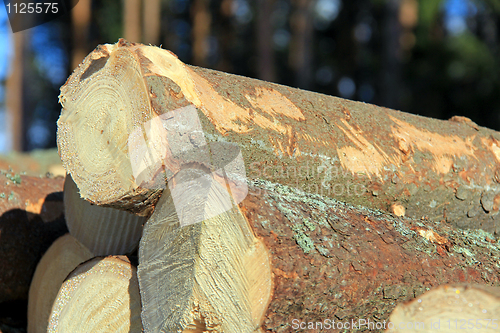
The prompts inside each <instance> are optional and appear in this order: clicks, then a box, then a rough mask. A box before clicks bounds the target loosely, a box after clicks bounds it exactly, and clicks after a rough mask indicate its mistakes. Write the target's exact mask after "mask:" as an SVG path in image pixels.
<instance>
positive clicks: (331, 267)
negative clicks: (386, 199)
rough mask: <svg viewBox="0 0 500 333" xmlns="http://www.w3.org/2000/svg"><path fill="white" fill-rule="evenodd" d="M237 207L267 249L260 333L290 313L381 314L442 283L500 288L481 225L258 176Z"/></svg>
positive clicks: (283, 323)
mask: <svg viewBox="0 0 500 333" xmlns="http://www.w3.org/2000/svg"><path fill="white" fill-rule="evenodd" d="M240 208H241V210H242V211H243V213H244V215H245V216H246V218H247V219H248V220H249V222H250V225H252V226H253V228H254V231H255V233H256V235H257V236H258V237H261V238H262V240H263V241H264V243H265V244H266V245H267V246H268V248H269V249H270V253H271V264H272V267H273V273H274V286H275V289H274V295H273V299H272V301H271V303H270V306H269V308H268V311H267V313H266V319H265V321H264V326H263V328H264V329H267V330H268V331H270V332H294V331H295V330H293V328H292V320H293V319H298V320H300V321H305V322H309V321H312V322H316V321H324V320H325V319H331V320H335V321H337V320H342V321H351V319H353V320H358V319H360V318H361V319H370V320H372V321H383V320H387V319H388V318H389V315H390V313H391V311H392V310H393V309H394V307H395V306H396V305H397V303H400V302H402V301H405V300H408V299H411V298H413V297H415V296H418V295H420V294H422V293H424V292H425V291H426V290H429V288H431V287H434V286H437V285H441V284H444V283H477V284H483V285H491V286H500V264H499V263H498V258H499V257H500V244H499V242H498V241H497V240H495V239H494V237H493V236H492V235H491V234H489V233H487V232H484V231H482V230H474V231H473V230H461V229H457V228H455V227H454V226H453V225H451V223H448V222H433V221H431V220H427V219H423V220H421V219H418V220H417V219H410V218H406V217H395V216H391V215H389V214H387V213H384V212H381V211H378V210H370V209H366V208H363V207H359V206H358V207H354V206H351V205H349V204H344V203H341V202H338V201H335V200H332V199H329V198H325V197H321V196H318V195H313V194H307V193H305V192H300V191H297V190H295V189H293V188H290V187H286V186H282V185H276V184H272V183H269V182H266V181H256V182H254V183H253V186H251V187H250V191H249V195H248V196H247V198H246V199H245V200H244V201H243V202H242V203H241V204H240ZM308 332H319V330H309V331H308Z"/></svg>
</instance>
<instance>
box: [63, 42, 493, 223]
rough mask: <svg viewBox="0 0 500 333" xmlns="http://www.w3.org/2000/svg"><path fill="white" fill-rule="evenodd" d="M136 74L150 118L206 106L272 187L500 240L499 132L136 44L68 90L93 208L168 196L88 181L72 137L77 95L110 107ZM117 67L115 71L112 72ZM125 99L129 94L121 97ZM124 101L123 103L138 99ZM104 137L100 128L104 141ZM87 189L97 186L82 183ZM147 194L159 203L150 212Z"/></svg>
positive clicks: (89, 64) (96, 64) (209, 121)
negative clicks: (121, 83) (121, 85)
mask: <svg viewBox="0 0 500 333" xmlns="http://www.w3.org/2000/svg"><path fill="white" fill-rule="evenodd" d="M113 66H114V67H113ZM113 68H114V69H113ZM132 68H133V69H134V71H133V72H134V74H131V78H134V80H136V79H137V76H139V78H140V80H137V82H144V87H142V88H141V91H140V93H138V95H137V98H136V99H137V100H139V99H141V100H142V99H144V100H145V101H147V102H144V103H142V104H141V107H143V109H141V110H142V111H141V112H142V113H141V115H143V116H144V119H145V120H148V119H150V118H154V117H156V116H159V115H162V114H165V113H167V112H169V111H172V110H175V109H178V108H180V107H183V106H186V105H194V106H196V108H197V109H198V113H199V118H200V121H201V123H202V125H203V132H204V135H205V138H206V140H207V141H212V142H213V141H226V142H232V143H236V144H238V145H239V147H240V149H241V151H242V154H243V159H244V161H245V165H246V171H247V177H248V178H250V179H266V180H269V181H272V182H275V183H281V184H285V185H290V186H295V187H298V188H300V189H302V190H304V191H306V192H310V193H319V194H322V195H324V196H327V197H330V198H335V199H338V200H339V201H343V202H349V203H352V204H359V205H362V206H364V207H371V208H376V209H383V210H387V209H389V207H390V206H391V205H392V204H394V203H397V204H398V205H402V206H403V207H404V208H406V214H407V216H410V217H413V218H420V217H422V215H427V216H428V217H429V218H430V219H432V220H434V221H446V222H450V223H452V224H453V225H455V226H458V227H463V228H482V229H484V230H487V231H490V232H493V233H495V232H496V233H498V232H499V230H498V228H499V221H500V215H499V214H498V212H499V204H500V185H499V182H500V167H499V161H500V141H499V140H500V134H499V133H497V132H495V131H492V130H489V129H486V128H480V127H478V126H477V125H476V124H474V123H473V122H471V121H470V120H468V119H467V118H463V117H454V118H452V119H450V121H441V120H436V119H429V118H424V117H420V116H416V115H410V114H406V113H402V112H398V111H394V110H390V109H385V108H381V107H377V106H374V105H369V104H364V103H359V102H353V101H348V100H344V99H340V98H336V97H332V96H326V95H322V94H318V93H313V92H308V91H303V90H298V89H293V88H289V87H285V86H280V85H276V84H271V83H267V82H263V81H258V80H254V79H249V78H245V77H240V76H235V75H231V74H226V73H221V72H217V71H212V70H207V69H202V68H197V67H192V66H188V65H185V64H183V63H182V62H180V61H179V60H178V59H177V58H176V57H175V56H174V55H173V54H171V53H169V52H167V51H165V50H162V49H159V48H156V47H150V46H144V45H141V44H133V43H128V42H126V41H124V40H120V42H119V43H117V44H115V45H109V44H106V45H103V46H100V47H98V48H97V49H96V50H95V51H94V52H93V53H91V54H90V55H89V56H88V57H87V58H86V59H85V60H84V62H83V64H82V65H81V66H80V67H79V68H78V69H77V70H76V71H75V72H74V73H73V75H72V76H71V77H70V78H69V79H68V81H67V83H66V84H65V85H64V86H63V87H62V88H61V92H62V93H61V103H62V104H63V107H64V109H63V112H62V114H61V118H60V120H59V122H58V124H59V130H60V133H58V143H59V144H60V146H59V148H60V152H61V157H62V159H63V163H64V164H65V166H66V167H67V168H69V170H70V171H72V172H74V173H75V174H77V175H78V177H76V176H75V175H73V177H74V179H75V182H76V183H77V184H78V186H79V188H80V190H81V191H82V192H81V193H82V195H83V197H84V198H86V199H87V200H90V201H92V202H95V203H97V204H107V205H111V206H115V207H117V208H122V209H128V210H131V211H135V212H138V213H141V211H142V212H144V211H145V210H147V209H150V210H151V205H153V204H154V202H155V201H157V199H158V197H159V193H158V191H151V190H145V189H144V188H141V187H140V184H133V182H131V181H130V179H133V178H132V176H130V177H129V176H128V174H127V175H126V176H127V177H123V179H121V180H119V181H118V180H115V179H113V180H109V179H108V178H106V180H105V181H101V183H102V184H101V183H99V178H96V179H90V178H88V179H87V178H86V176H85V175H83V174H82V171H81V170H82V169H81V167H80V166H79V165H82V163H83V162H82V160H79V158H80V157H79V156H78V154H80V152H78V151H73V150H74V149H72V147H75V145H76V146H78V145H79V144H80V143H78V142H76V143H75V142H72V141H71V140H72V138H71V135H73V134H72V133H73V132H72V131H75V129H72V128H71V127H70V125H69V123H65V121H66V120H67V119H70V117H73V118H71V119H72V121H73V122H74V123H78V121H77V118H78V117H77V116H75V114H77V112H79V109H78V107H79V105H80V104H81V103H83V102H82V101H81V99H78V101H74V99H75V96H76V97H78V96H79V95H77V94H81V92H79V90H81V89H83V88H81V87H83V86H84V85H86V84H90V83H88V82H95V84H94V86H95V87H97V89H95V90H94V91H92V94H90V93H89V94H87V95H85V98H87V99H88V100H90V101H91V102H92V103H98V102H99V101H100V100H101V99H103V98H104V96H108V95H107V94H104V93H105V92H106V91H108V90H109V89H108V90H105V91H103V93H101V92H100V90H99V89H100V88H99V87H103V88H102V89H104V87H105V86H106V82H109V77H114V75H116V77H121V75H122V73H123V71H125V70H131V69H132ZM113 70H114V72H112V71H113ZM109 71H111V73H112V74H111V75H109V74H102V73H110V72H109ZM99 73H101V74H99ZM85 80H87V81H85ZM96 80H100V81H96ZM134 82H135V81H134ZM97 83H99V84H97ZM141 84H142V83H141ZM117 94H118V95H119V96H121V95H120V92H119V91H118V90H117ZM122 97H123V98H122V99H118V101H120V100H124V99H126V98H125V97H126V96H122ZM134 97H136V95H134ZM82 98H83V97H82ZM78 103H80V104H78ZM109 105H110V106H109V107H106V108H103V109H102V113H103V114H106V117H115V116H116V114H117V112H118V110H116V109H114V106H115V105H116V103H110V104H109ZM142 105H143V106H142ZM120 107H123V106H120ZM129 111H130V110H128V111H127V112H129ZM103 119H104V118H103ZM106 119H108V118H106ZM109 119H112V118H109ZM96 126H99V124H96ZM102 132H103V131H99V132H98V131H95V140H96V142H98V140H100V139H98V138H100V137H102V136H101V134H102ZM104 132H105V131H104ZM119 134H120V135H122V134H121V133H119ZM127 134H128V133H125V134H124V135H123V136H125V137H126V135H127ZM116 135H117V133H113V135H110V136H109V138H110V139H109V142H108V145H109V146H110V147H111V148H109V149H110V154H113V153H115V152H116V151H117V149H118V150H122V153H120V154H121V155H120V159H121V160H124V161H126V160H127V159H128V158H129V156H127V152H126V147H125V148H123V147H122V146H123V142H122V141H123V138H121V139H120V141H119V142H118V143H117V144H116V145H114V143H113V142H111V141H113V140H114V138H115V137H116ZM88 139H90V140H92V138H89V137H88V136H86V137H85V140H84V141H85V142H88V141H86V140H88ZM101 141H102V140H101ZM104 142H105V141H104ZM103 147H105V144H103ZM116 147H118V148H116ZM89 149H90V148H89ZM103 149H104V148H103ZM82 154H83V156H92V154H91V153H87V155H85V152H83V153H82ZM127 163H128V162H127ZM129 164H130V163H129ZM90 167H91V166H89V168H90ZM75 168H80V169H79V170H76V169H75ZM71 169H73V170H71ZM124 170H125V169H124V168H123V167H120V170H108V169H106V171H105V173H106V175H105V174H104V172H103V175H102V176H103V177H105V176H107V175H111V174H113V173H119V172H121V173H127V172H126V171H124ZM86 179H87V180H86ZM103 179H104V178H103ZM84 182H88V183H89V184H87V185H85V186H82V184H84ZM120 183H121V184H122V185H120V186H118V187H117V186H115V188H110V189H109V190H105V189H104V186H108V185H109V184H120ZM130 184H132V185H133V186H132V185H130ZM127 186H130V191H129V192H126V193H125V194H122V193H120V195H122V197H121V198H118V199H114V201H113V200H110V199H109V198H108V197H107V198H105V200H104V199H102V198H100V196H102V195H108V194H109V193H115V192H116V193H118V192H120V190H121V189H122V188H125V187H127ZM89 188H90V189H91V191H94V192H92V193H90V192H89V190H88V189H89ZM99 189H102V190H99ZM127 190H128V188H127ZM144 198H149V201H146V202H147V204H144V202H145V201H144ZM101 199H102V200H101Z"/></svg>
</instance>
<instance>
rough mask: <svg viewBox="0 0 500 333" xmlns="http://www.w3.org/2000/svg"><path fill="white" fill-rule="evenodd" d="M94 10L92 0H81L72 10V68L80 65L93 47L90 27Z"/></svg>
mask: <svg viewBox="0 0 500 333" xmlns="http://www.w3.org/2000/svg"><path fill="white" fill-rule="evenodd" d="M91 11H92V1H91V0H79V1H78V4H77V5H76V6H75V7H74V8H73V9H72V10H71V19H72V22H73V27H72V28H73V40H72V42H73V44H74V45H73V49H72V52H73V54H72V58H71V70H73V69H75V68H76V67H78V65H79V64H80V63H81V62H82V60H83V58H85V56H86V55H87V53H88V52H89V51H90V50H89V49H91V48H90V47H89V29H90V19H91Z"/></svg>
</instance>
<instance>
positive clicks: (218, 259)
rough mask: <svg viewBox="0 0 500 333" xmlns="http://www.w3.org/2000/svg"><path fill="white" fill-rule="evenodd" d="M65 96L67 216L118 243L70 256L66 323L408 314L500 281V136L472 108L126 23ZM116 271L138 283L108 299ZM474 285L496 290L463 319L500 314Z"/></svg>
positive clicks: (121, 327) (277, 322)
mask: <svg viewBox="0 0 500 333" xmlns="http://www.w3.org/2000/svg"><path fill="white" fill-rule="evenodd" d="M60 102H61V104H62V106H63V110H62V112H61V117H60V119H59V121H58V146H59V153H60V155H61V159H62V163H63V165H64V167H65V168H66V171H67V172H68V175H70V176H71V177H67V178H66V185H65V210H66V214H67V216H66V221H67V222H68V224H69V225H72V224H73V225H74V226H78V228H77V227H70V228H69V229H70V233H71V234H72V237H76V238H78V239H79V241H80V242H82V243H84V244H85V245H82V244H80V245H78V246H77V248H80V249H81V248H85V247H86V246H90V247H92V250H87V251H88V252H89V253H92V252H94V251H102V253H101V252H100V253H99V254H101V255H104V256H108V257H106V258H105V259H103V258H99V259H93V260H91V261H86V262H84V263H82V264H80V265H79V266H78V267H77V268H76V269H75V262H74V261H72V262H71V263H70V264H68V266H67V267H66V268H64V269H60V272H66V271H67V272H68V273H69V272H70V271H72V273H71V274H69V276H67V278H65V279H64V280H65V281H64V282H63V281H61V277H60V276H59V277H58V278H57V279H55V278H54V279H53V280H54V281H55V280H57V281H60V282H57V283H55V284H60V286H59V289H58V288H57V287H51V288H52V289H51V290H55V289H58V290H59V291H58V295H57V296H56V297H55V299H56V301H55V302H53V304H52V310H51V313H50V314H47V312H45V313H44V314H43V318H44V319H43V324H42V326H43V325H47V327H48V329H49V330H51V331H53V332H56V331H61V327H65V329H66V331H67V330H68V329H70V330H71V329H74V327H79V328H80V329H81V331H98V329H97V328H98V327H99V328H100V329H103V328H102V327H108V328H109V327H113V328H112V331H123V332H128V331H130V332H136V331H140V329H141V328H140V326H142V327H143V329H144V330H145V331H146V332H159V331H161V330H163V331H165V332H206V331H213V332H292V331H295V330H297V329H304V327H305V328H306V329H310V331H311V332H314V331H318V332H319V331H321V327H319V326H318V325H324V324H327V323H330V324H331V323H332V322H333V321H335V322H341V323H347V322H352V321H353V320H354V321H358V320H360V319H362V320H371V321H372V322H377V323H378V322H383V321H388V320H394V321H396V320H397V321H404V320H408V317H405V316H406V313H407V312H408V311H412V310H405V309H403V310H396V311H395V312H394V314H393V315H392V316H391V317H390V315H391V312H392V311H393V310H394V308H395V307H396V305H397V304H398V303H399V304H401V303H402V302H404V301H408V300H411V299H413V298H415V297H417V301H413V303H411V304H417V303H418V299H420V301H421V302H422V301H425V300H426V299H427V298H425V297H424V296H425V295H426V294H424V293H425V292H426V291H427V290H430V289H433V288H434V287H438V286H440V285H450V286H453V287H449V288H455V289H453V290H454V292H456V290H459V291H460V292H462V295H466V289H464V287H463V286H457V285H456V284H457V283H462V284H467V285H468V286H469V287H468V288H469V289H470V288H472V290H476V289H477V290H479V289H480V288H483V287H484V286H487V287H490V288H493V289H491V290H494V292H493V293H495V292H496V291H497V290H498V289H495V288H498V287H500V263H499V262H498V258H500V243H499V242H498V239H497V237H498V232H499V231H500V230H498V227H499V224H498V216H499V214H498V212H499V205H500V199H499V198H500V186H499V185H498V184H499V183H500V177H499V176H498V173H500V171H498V169H499V161H500V148H499V147H500V143H499V141H498V140H500V134H499V133H497V132H494V131H491V130H488V129H486V128H481V127H478V126H476V125H475V124H473V123H472V122H470V121H469V120H467V119H464V118H461V117H454V118H452V119H451V120H450V121H439V120H434V119H427V118H423V117H418V116H413V115H409V114H404V113H401V112H397V111H393V110H388V109H384V108H378V107H375V106H372V105H367V104H363V103H356V102H351V101H346V100H342V99H338V98H334V97H330V96H324V95H321V94H315V93H311V92H306V91H301V90H297V89H292V88H288V87H283V86H279V85H275V84H270V83H266V82H262V81H257V80H252V79H248V78H243V77H238V76H234V75H229V74H224V73H220V72H216V71H210V70H206V69H201V68H196V67H191V66H187V65H185V64H183V63H181V62H180V61H179V60H178V59H177V58H176V57H175V56H174V55H173V54H171V53H169V52H168V51H165V50H162V49H160V48H156V47H152V46H145V45H141V44H133V43H128V42H126V41H124V40H120V41H119V42H118V43H117V44H114V45H109V44H106V45H102V46H99V47H98V48H96V50H94V51H93V52H92V53H91V54H89V56H87V58H85V60H84V61H83V63H82V64H81V65H80V66H79V67H78V68H77V69H76V70H75V72H74V73H73V74H72V75H71V76H70V78H69V79H68V81H67V82H66V84H65V85H64V86H63V87H62V88H61V96H60ZM73 181H74V183H73ZM91 204H93V205H91ZM99 206H102V207H99ZM131 214H135V215H136V216H134V215H131ZM108 220H112V221H111V222H109V221H108ZM87 221H88V222H87ZM106 221H108V222H106ZM120 221H121V222H122V223H120ZM142 224H144V227H143V229H142ZM80 227H81V228H80ZM83 227H86V228H83ZM76 230H81V231H79V232H80V235H78V233H79V232H77V231H76ZM140 233H142V238H141V241H140V245H139V250H138V253H137V257H138V267H137V274H136V273H135V269H136V268H135V262H134V259H133V258H134V254H133V253H132V251H133V250H134V248H135V247H136V246H137V243H138V241H139V237H138V236H137V235H138V234H139V235H140ZM82 235H84V236H82ZM103 235H106V236H103ZM115 241H116V243H115ZM73 244H74V243H73ZM111 244H115V245H113V246H111ZM53 246H54V247H56V246H57V243H54V245H53ZM97 249H99V250H97ZM50 252H53V253H61V252H60V251H58V250H54V251H50V250H49V252H47V256H49V253H50ZM67 252H68V253H70V252H71V251H70V250H68V251H67ZM123 254H128V255H129V257H130V258H132V260H131V261H130V260H128V261H127V259H125V258H124V257H114V256H109V255H123ZM94 255H96V253H95V252H94V253H93V254H91V256H94ZM130 255H132V256H130ZM56 257H57V255H56V256H55V257H53V258H52V259H47V260H45V258H44V259H43V260H42V261H41V262H40V264H39V269H40V270H41V271H43V270H44V268H43V267H48V266H50V262H51V261H54V260H56V261H57V259H54V258H56ZM79 260H81V261H82V262H83V261H84V260H85V259H84V258H83V257H82V258H81V259H79ZM77 261H78V260H77ZM42 262H44V263H45V264H42ZM46 262H48V263H49V265H48V266H47V264H46ZM52 264H54V263H52ZM101 265H102V267H101ZM104 266H105V267H109V266H111V267H114V268H112V269H110V270H106V269H105V268H103V267H104ZM45 270H47V268H45ZM111 271H114V272H121V273H120V274H118V275H119V276H116V275H113V274H108V273H104V272H111ZM95 272H98V273H95ZM38 275H40V276H43V275H44V274H41V273H40V274H38V268H37V274H35V276H38ZM45 275H46V276H50V274H45ZM60 275H61V276H62V275H64V274H62V273H61V274H60ZM44 279H45V278H42V282H37V283H36V284H35V281H38V279H34V280H33V284H32V286H33V287H32V289H33V290H34V291H33V293H35V294H36V289H37V288H40V287H36V286H40V285H43V284H47V282H46V281H45V282H43V280H44ZM103 279H104V280H103ZM106 279H109V280H106ZM105 280H106V281H120V282H116V283H112V282H109V283H110V284H109V285H111V284H113V285H116V289H113V290H107V289H106V288H104V289H100V293H101V296H102V295H106V297H104V298H102V297H103V296H102V297H101V296H100V295H97V294H95V293H94V291H93V290H94V289H95V288H94V287H91V286H96V285H107V283H108V282H103V281H105ZM478 285H480V286H483V287H478ZM125 286H128V288H124V287H125ZM442 288H444V287H442ZM457 288H458V289H457ZM460 288H462V289H460ZM474 288H476V289H474ZM485 288H486V287H485ZM469 289H467V290H469ZM436 290H437V292H438V293H439V292H440V290H442V289H436ZM481 290H483V289H481ZM30 294H31V291H30ZM475 294H476V295H479V296H477V297H479V299H475V301H477V302H480V303H481V302H482V303H481V304H483V305H481V306H475V307H474V306H473V307H469V308H470V309H469V308H467V307H464V308H461V309H462V310H461V311H462V312H461V313H460V314H458V315H457V316H455V317H449V318H456V319H457V320H459V319H463V318H466V317H467V316H469V315H473V314H475V313H476V312H474V311H478V309H480V310H481V311H482V310H485V311H490V313H491V314H492V315H496V316H497V317H498V316H499V315H500V314H499V313H498V311H499V310H498V309H499V308H500V306H499V305H498V304H499V303H498V302H499V300H498V298H495V297H491V298H488V294H487V293H483V294H480V293H475ZM52 295H54V292H52ZM139 295H140V298H141V302H139V301H138V299H139ZM422 295H424V296H422ZM436 295H439V294H436ZM467 295H468V294H467ZM51 297H52V298H54V296H51ZM419 297H420V298H419ZM52 298H51V299H52ZM469 298H470V297H469V296H464V297H463V299H469ZM102 299H106V300H107V301H108V302H107V304H104V303H105V302H103V303H100V301H101V300H102ZM89 300H96V301H95V303H92V302H91V301H89ZM448 300H449V298H448V296H436V304H433V305H435V306H436V307H437V308H439V307H440V306H443V307H444V306H446V304H447V302H448ZM30 302H31V300H30ZM44 302H48V303H50V301H46V300H45V301H44ZM415 302H417V303H415ZM425 302H427V301H425ZM110 304H115V305H114V306H111V307H109V305H110ZM117 304H119V305H117ZM426 304H428V303H426ZM427 306H428V305H427ZM411 307H412V305H408V306H407V309H411ZM428 308H429V309H431V310H430V311H431V313H430V314H429V316H428V317H429V318H431V317H432V316H433V315H434V314H435V312H436V311H437V310H432V308H431V307H430V306H428ZM110 309H114V310H116V311H118V312H113V311H111V310H110ZM398 309H399V308H398ZM447 309H448V310H446V311H449V312H450V313H454V314H457V313H458V312H457V310H456V309H454V308H453V307H450V308H447ZM469 310H470V311H469ZM127 311H128V312H127ZM405 311H406V312H405ZM495 311H496V312H495ZM139 313H140V316H141V320H139V321H138V318H139V317H138V316H139ZM30 317H31V316H30ZM445 317H446V316H445ZM445 317H442V316H441V317H440V316H439V315H436V316H435V317H432V318H445ZM74 323H78V324H77V325H78V326H70V325H72V324H74ZM96 323H98V324H96ZM68 325H69V326H68ZM96 325H97V326H96ZM296 325H298V327H297V326H296ZM311 325H312V326H311ZM336 328H338V330H339V331H340V328H339V327H336ZM323 329H324V327H323ZM364 329H367V328H366V327H365V328H364ZM376 329H377V330H378V331H382V330H383V329H385V328H383V329H382V328H380V329H379V328H378V327H377V328H376ZM62 331H64V329H62ZM103 331H106V330H105V329H104V330H103ZM108 331H109V330H108ZM333 331H335V330H333Z"/></svg>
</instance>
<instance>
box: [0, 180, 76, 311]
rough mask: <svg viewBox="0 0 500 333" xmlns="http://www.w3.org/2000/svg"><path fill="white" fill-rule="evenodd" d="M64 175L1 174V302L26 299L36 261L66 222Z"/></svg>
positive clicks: (63, 232)
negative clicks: (30, 175)
mask: <svg viewBox="0 0 500 333" xmlns="http://www.w3.org/2000/svg"><path fill="white" fill-rule="evenodd" d="M63 182H64V179H63V178H62V177H58V178H45V177H44V178H40V177H29V176H20V175H19V174H13V173H8V172H7V173H6V172H4V171H2V172H1V174H0V267H1V269H0V303H3V302H7V301H14V300H26V299H27V298H28V290H29V285H30V282H31V278H32V276H33V273H34V272H35V268H36V265H37V263H38V261H39V260H40V258H41V257H42V255H43V253H44V252H45V251H46V250H47V248H48V247H49V246H50V244H52V242H53V241H54V240H55V239H57V238H58V237H59V236H62V235H63V234H65V233H67V232H68V230H67V228H66V224H65V222H64V216H63V211H64V206H63V202H62V199H63V196H62V190H63Z"/></svg>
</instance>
